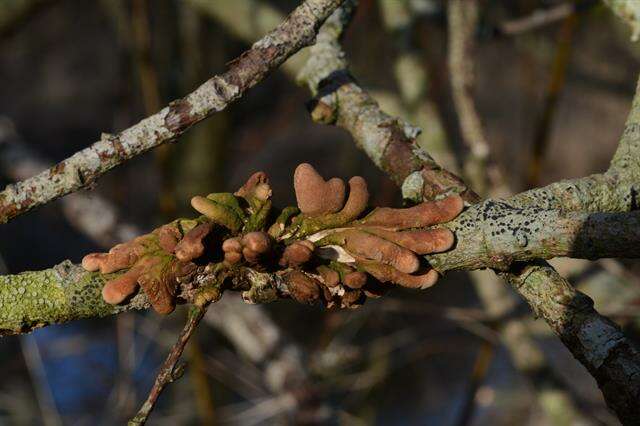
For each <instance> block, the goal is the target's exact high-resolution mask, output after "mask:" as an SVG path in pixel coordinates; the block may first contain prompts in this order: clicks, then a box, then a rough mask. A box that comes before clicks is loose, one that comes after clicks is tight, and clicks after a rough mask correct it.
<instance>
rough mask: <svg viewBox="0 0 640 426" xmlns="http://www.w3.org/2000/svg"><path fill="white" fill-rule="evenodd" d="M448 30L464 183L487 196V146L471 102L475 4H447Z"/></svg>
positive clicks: (470, 0) (455, 0) (469, 0)
mask: <svg viewBox="0 0 640 426" xmlns="http://www.w3.org/2000/svg"><path fill="white" fill-rule="evenodd" d="M447 8H448V9H447V17H448V30H449V43H448V52H449V56H448V64H449V79H450V80H451V93H452V96H453V101H454V104H455V107H456V112H457V114H458V121H459V125H460V134H461V135H462V140H463V142H464V144H465V146H466V148H467V150H468V152H467V153H466V155H465V158H464V159H463V161H462V164H463V176H464V178H465V179H467V180H469V181H472V182H474V183H477V184H478V186H475V185H474V188H475V190H476V191H477V192H478V193H479V194H487V193H488V189H489V187H490V186H493V187H495V186H496V185H491V182H488V181H487V179H488V177H490V176H491V174H490V173H489V172H488V171H487V169H488V167H489V164H488V163H487V160H488V158H489V142H488V141H487V138H486V136H485V132H484V129H483V127H482V122H481V120H480V116H479V114H478V111H477V110H476V107H475V102H474V100H473V87H474V79H475V76H474V72H475V70H474V60H473V55H474V45H475V35H476V31H477V26H478V25H477V24H478V13H479V12H478V2H477V1H476V0H451V1H449V2H448V3H447Z"/></svg>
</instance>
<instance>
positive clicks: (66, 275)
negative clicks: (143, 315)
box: [0, 261, 147, 335]
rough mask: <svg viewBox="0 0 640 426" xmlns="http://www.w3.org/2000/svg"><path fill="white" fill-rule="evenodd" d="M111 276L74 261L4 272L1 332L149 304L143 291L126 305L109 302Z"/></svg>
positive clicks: (0, 295)
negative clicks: (105, 298)
mask: <svg viewBox="0 0 640 426" xmlns="http://www.w3.org/2000/svg"><path fill="white" fill-rule="evenodd" d="M110 277H113V274H107V275H102V274H99V273H93V272H86V271H85V270H84V269H82V267H80V266H79V265H74V264H73V263H71V262H70V261H64V262H62V263H60V264H59V265H56V266H54V267H53V268H50V269H45V270H43V271H29V272H23V273H21V274H16V275H3V276H0V334H2V335H7V334H16V333H22V332H28V331H31V330H33V329H35V328H38V327H44V326H46V325H49V324H54V323H61V322H67V321H71V320H77V319H82V318H93V317H104V316H107V315H112V314H115V313H118V312H121V311H123V310H127V309H134V308H144V307H146V306H147V304H146V298H144V296H142V295H141V296H136V297H135V298H134V299H133V300H132V301H131V302H130V303H128V304H127V305H124V306H113V305H109V304H107V303H105V302H104V301H103V300H102V295H101V291H102V287H103V285H104V283H105V281H107V280H108V279H109V278H110Z"/></svg>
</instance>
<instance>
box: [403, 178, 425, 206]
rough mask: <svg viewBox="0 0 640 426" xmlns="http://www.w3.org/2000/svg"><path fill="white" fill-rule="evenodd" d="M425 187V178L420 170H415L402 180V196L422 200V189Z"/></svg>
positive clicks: (406, 198) (407, 198)
mask: <svg viewBox="0 0 640 426" xmlns="http://www.w3.org/2000/svg"><path fill="white" fill-rule="evenodd" d="M423 188H424V178H423V177H422V173H421V172H420V171H417V172H413V173H411V174H410V175H409V176H407V177H406V178H405V180H404V182H402V198H404V199H405V200H411V201H415V202H416V203H417V202H420V201H422V189H423Z"/></svg>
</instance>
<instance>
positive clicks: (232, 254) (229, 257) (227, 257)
mask: <svg viewBox="0 0 640 426" xmlns="http://www.w3.org/2000/svg"><path fill="white" fill-rule="evenodd" d="M224 261H225V262H226V263H227V264H228V265H235V264H236V263H240V262H241V261H242V253H240V252H238V251H228V252H225V254H224Z"/></svg>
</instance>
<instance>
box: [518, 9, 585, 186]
mask: <svg viewBox="0 0 640 426" xmlns="http://www.w3.org/2000/svg"><path fill="white" fill-rule="evenodd" d="M577 24H578V16H577V15H576V14H570V15H568V16H567V17H566V18H565V19H564V21H563V22H562V25H561V26H560V29H559V31H558V35H557V42H556V51H555V54H554V56H553V62H552V65H551V73H550V76H549V83H548V86H547V92H546V93H545V99H544V105H543V109H542V113H541V114H540V118H539V119H538V122H537V124H536V127H535V134H534V136H533V152H532V156H531V159H530V160H529V168H528V171H527V188H535V187H537V186H539V185H540V177H541V174H542V167H543V162H544V157H545V154H546V152H547V148H548V146H549V139H550V138H551V129H552V127H553V118H554V115H555V113H556V106H557V104H558V99H559V97H560V94H561V92H562V89H563V87H564V83H565V79H566V74H567V68H568V65H569V60H570V59H571V50H572V45H573V34H574V33H575V30H576V27H577Z"/></svg>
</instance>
